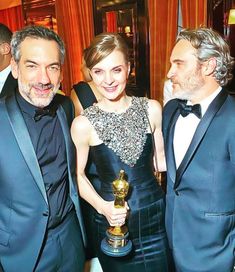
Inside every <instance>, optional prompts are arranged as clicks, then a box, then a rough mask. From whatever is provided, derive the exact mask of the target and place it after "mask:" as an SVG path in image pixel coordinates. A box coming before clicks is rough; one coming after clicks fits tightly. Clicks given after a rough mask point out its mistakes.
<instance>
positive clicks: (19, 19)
mask: <svg viewBox="0 0 235 272" xmlns="http://www.w3.org/2000/svg"><path fill="white" fill-rule="evenodd" d="M0 23H3V24H5V25H7V26H8V27H9V28H10V29H11V31H13V32H14V31H16V30H19V29H21V28H22V27H24V25H25V24H24V16H23V11H22V6H21V5H20V6H16V7H12V8H8V9H2V10H0Z"/></svg>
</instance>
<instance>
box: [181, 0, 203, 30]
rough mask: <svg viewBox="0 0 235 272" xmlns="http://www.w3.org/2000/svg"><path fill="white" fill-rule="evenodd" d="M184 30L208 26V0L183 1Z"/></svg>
mask: <svg viewBox="0 0 235 272" xmlns="http://www.w3.org/2000/svg"><path fill="white" fill-rule="evenodd" d="M181 8H182V21H183V27H184V28H195V27H199V26H206V24H207V22H206V18H207V0H181Z"/></svg>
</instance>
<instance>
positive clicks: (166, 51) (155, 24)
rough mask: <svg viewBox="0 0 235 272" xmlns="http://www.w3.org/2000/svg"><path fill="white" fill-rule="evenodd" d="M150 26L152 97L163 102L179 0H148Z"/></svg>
mask: <svg viewBox="0 0 235 272" xmlns="http://www.w3.org/2000/svg"><path fill="white" fill-rule="evenodd" d="M148 10H149V26H150V97H151V98H153V99H157V100H158V101H159V102H161V103H162V100H163V99H162V98H163V84H164V80H165V78H166V74H167V71H168V69H169V60H170V54H171V50H172V48H173V46H174V43H175V38H176V34H177V14H178V0H168V1H156V0H148Z"/></svg>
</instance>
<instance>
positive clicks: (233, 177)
mask: <svg viewBox="0 0 235 272" xmlns="http://www.w3.org/2000/svg"><path fill="white" fill-rule="evenodd" d="M179 114H180V113H179V109H178V100H177V99H174V100H171V101H169V102H168V103H167V104H166V106H165V108H164V112H163V134H164V140H165V154H166V160H167V195H166V229H167V234H168V239H169V243H170V246H171V248H172V250H173V255H174V259H175V265H176V270H177V271H184V272H204V271H208V272H209V271H217V272H220V271H226V272H230V271H232V269H233V265H234V261H235V99H234V97H231V96H230V95H227V92H226V90H224V89H223V90H222V91H221V92H220V93H219V94H218V95H217V97H216V98H215V99H214V100H213V101H212V103H211V104H210V105H209V107H208V109H207V111H206V113H205V114H204V116H203V118H202V119H201V121H200V123H199V125H198V127H197V129H196V131H195V134H194V136H193V139H192V141H191V143H190V146H189V148H188V150H187V152H186V154H185V156H184V158H183V160H182V162H181V164H180V165H179V167H178V169H176V165H175V156H174V149H173V139H174V129H175V124H176V121H177V119H178V117H179Z"/></svg>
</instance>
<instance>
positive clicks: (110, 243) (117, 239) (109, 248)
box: [101, 231, 132, 257]
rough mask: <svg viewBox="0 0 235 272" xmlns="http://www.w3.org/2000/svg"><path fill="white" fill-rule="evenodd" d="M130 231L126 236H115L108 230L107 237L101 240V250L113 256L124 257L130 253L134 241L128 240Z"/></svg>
mask: <svg viewBox="0 0 235 272" xmlns="http://www.w3.org/2000/svg"><path fill="white" fill-rule="evenodd" d="M127 237H128V233H126V234H125V235H124V236H116V235H115V236H114V235H112V234H110V233H109V231H106V237H105V238H104V239H103V240H102V242H101V250H102V252H103V253H104V254H106V255H108V256H111V257H122V256H126V255H127V254H128V253H130V251H131V249H132V242H131V241H130V240H129V241H128V240H127Z"/></svg>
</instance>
